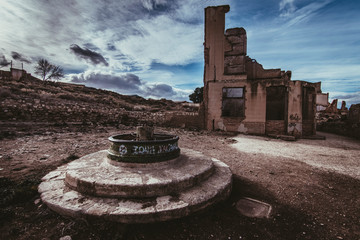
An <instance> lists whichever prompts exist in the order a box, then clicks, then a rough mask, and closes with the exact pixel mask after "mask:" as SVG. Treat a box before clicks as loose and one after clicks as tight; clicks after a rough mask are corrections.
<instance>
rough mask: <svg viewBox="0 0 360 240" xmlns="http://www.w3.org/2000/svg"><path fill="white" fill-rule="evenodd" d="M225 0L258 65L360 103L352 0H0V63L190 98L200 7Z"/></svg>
mask: <svg viewBox="0 0 360 240" xmlns="http://www.w3.org/2000/svg"><path fill="white" fill-rule="evenodd" d="M223 4H229V5H230V12H229V13H227V14H226V28H233V27H244V28H245V29H246V31H247V36H248V55H249V56H250V57H251V58H254V59H256V60H257V61H258V62H259V63H261V64H262V65H263V66H264V68H282V69H283V70H291V71H292V73H293V74H292V79H293V80H305V81H310V82H318V81H321V82H322V90H323V92H329V93H330V99H333V98H338V99H339V100H340V101H341V100H345V101H347V105H348V106H350V104H352V103H360V1H359V0H229V1H226V0H223V1H217V0H132V1H127V0H96V1H95V0H56V1H50V0H16V1H15V0H0V29H1V31H0V69H1V70H7V69H9V65H8V64H9V62H10V61H13V62H14V65H15V66H21V63H23V64H24V68H25V69H26V70H27V71H28V72H30V73H33V72H34V66H35V64H36V62H37V60H38V59H40V58H46V59H47V60H49V61H50V62H51V63H54V64H56V65H60V66H61V67H62V68H63V69H64V72H65V73H66V76H65V78H64V79H63V80H62V81H66V82H73V83H79V84H85V85H87V86H92V87H96V88H105V89H109V90H113V91H116V92H119V93H123V94H137V95H140V96H143V97H146V98H149V97H151V98H167V99H173V100H188V95H189V94H190V93H191V92H192V91H193V90H194V89H195V88H196V87H200V86H202V85H203V65H204V63H203V41H204V8H205V7H207V6H215V5H223Z"/></svg>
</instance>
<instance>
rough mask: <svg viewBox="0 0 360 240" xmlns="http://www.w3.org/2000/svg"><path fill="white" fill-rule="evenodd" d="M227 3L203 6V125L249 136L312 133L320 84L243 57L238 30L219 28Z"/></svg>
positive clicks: (320, 96) (242, 31)
mask: <svg viewBox="0 0 360 240" xmlns="http://www.w3.org/2000/svg"><path fill="white" fill-rule="evenodd" d="M229 10H230V7H229V6H228V5H224V6H217V7H207V8H206V9H205V43H204V59H205V69H204V105H203V107H204V124H205V128H206V129H209V130H224V131H234V132H242V133H251V134H286V135H293V136H296V137H301V136H305V135H314V134H316V121H315V115H316V107H317V102H316V101H317V99H319V100H321V101H323V102H325V99H324V96H323V94H321V83H320V82H318V83H310V82H305V81H292V80H291V72H290V71H287V72H285V71H282V70H281V69H264V68H263V67H262V65H261V64H259V63H257V62H256V60H254V59H251V58H250V57H249V56H247V37H246V31H245V29H244V28H232V29H227V30H226V31H224V30H225V13H227V12H228V11H229Z"/></svg>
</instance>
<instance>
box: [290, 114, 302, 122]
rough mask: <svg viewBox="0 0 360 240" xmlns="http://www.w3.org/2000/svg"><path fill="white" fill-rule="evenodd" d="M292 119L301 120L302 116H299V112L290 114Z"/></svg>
mask: <svg viewBox="0 0 360 240" xmlns="http://www.w3.org/2000/svg"><path fill="white" fill-rule="evenodd" d="M290 120H293V121H299V120H300V117H299V115H297V113H295V114H291V115H290Z"/></svg>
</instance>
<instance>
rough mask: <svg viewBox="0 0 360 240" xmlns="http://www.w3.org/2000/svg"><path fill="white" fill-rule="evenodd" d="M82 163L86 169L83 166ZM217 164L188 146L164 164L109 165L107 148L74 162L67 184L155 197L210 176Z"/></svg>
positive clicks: (113, 193) (99, 192)
mask: <svg viewBox="0 0 360 240" xmlns="http://www.w3.org/2000/svg"><path fill="white" fill-rule="evenodd" d="M82 163H83V165H84V166H86V168H82V167H80V166H81V165H82ZM132 165H134V164H132ZM213 165H214V164H213V161H212V160H211V158H210V157H206V156H204V155H202V154H199V152H196V151H192V150H189V149H184V150H182V154H181V156H180V157H178V158H177V159H176V160H175V161H169V162H168V163H167V164H162V165H161V167H159V165H158V164H157V163H155V164H152V163H151V164H146V165H145V164H142V165H140V166H139V167H137V168H134V167H124V166H122V167H121V166H114V165H112V164H109V163H108V162H107V158H106V151H100V152H97V153H94V154H90V155H87V156H85V157H82V158H81V159H79V160H77V161H76V162H75V163H74V164H72V163H70V164H69V165H68V167H67V171H66V175H65V183H66V185H67V186H68V187H70V188H72V189H74V190H76V191H78V192H80V193H84V194H88V195H93V196H103V197H125V198H134V197H155V196H163V195H167V194H171V193H174V192H178V191H182V190H183V189H187V188H189V187H192V186H194V185H196V184H197V183H199V182H201V181H203V180H205V179H207V178H208V177H209V176H210V175H211V174H212V173H213V171H214V166H213ZM73 167H75V169H73Z"/></svg>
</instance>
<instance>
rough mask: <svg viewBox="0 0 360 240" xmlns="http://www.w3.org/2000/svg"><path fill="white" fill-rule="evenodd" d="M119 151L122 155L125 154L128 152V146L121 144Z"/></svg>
mask: <svg viewBox="0 0 360 240" xmlns="http://www.w3.org/2000/svg"><path fill="white" fill-rule="evenodd" d="M119 153H120V155H121V156H122V155H125V154H126V153H127V147H126V146H125V145H123V144H122V145H120V147H119Z"/></svg>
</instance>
